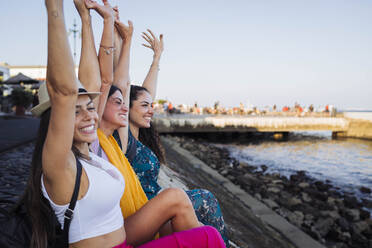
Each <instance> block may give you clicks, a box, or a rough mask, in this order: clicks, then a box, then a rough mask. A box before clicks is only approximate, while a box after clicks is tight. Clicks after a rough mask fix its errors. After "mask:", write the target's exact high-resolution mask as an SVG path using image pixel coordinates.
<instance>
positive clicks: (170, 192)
mask: <svg viewBox="0 0 372 248" xmlns="http://www.w3.org/2000/svg"><path fill="white" fill-rule="evenodd" d="M161 194H163V196H164V197H166V198H167V199H169V200H170V201H171V202H172V204H173V205H174V206H175V207H192V204H191V201H190V199H189V197H188V196H187V194H186V193H185V191H183V190H182V189H178V188H168V189H165V190H163V191H162V192H161Z"/></svg>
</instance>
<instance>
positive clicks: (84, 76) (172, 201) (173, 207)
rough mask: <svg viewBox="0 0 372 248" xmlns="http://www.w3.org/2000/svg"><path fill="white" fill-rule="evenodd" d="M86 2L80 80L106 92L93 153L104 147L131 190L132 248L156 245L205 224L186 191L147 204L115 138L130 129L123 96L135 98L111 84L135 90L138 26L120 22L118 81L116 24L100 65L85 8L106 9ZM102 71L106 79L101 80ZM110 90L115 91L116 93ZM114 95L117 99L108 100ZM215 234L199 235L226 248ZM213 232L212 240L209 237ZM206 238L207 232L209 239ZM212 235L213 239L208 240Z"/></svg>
mask: <svg viewBox="0 0 372 248" xmlns="http://www.w3.org/2000/svg"><path fill="white" fill-rule="evenodd" d="M82 3H84V2H83V0H75V5H76V7H77V9H78V11H79V13H80V15H81V17H82V21H83V25H82V29H83V30H82V34H83V35H82V55H81V60H80V65H79V78H80V80H81V81H82V83H83V84H84V85H85V87H87V89H89V90H91V89H96V90H97V89H100V91H101V93H102V94H101V96H100V98H99V102H98V103H97V104H98V115H99V120H100V123H99V126H100V128H99V129H98V130H97V134H98V137H99V145H98V146H97V141H96V142H93V144H91V148H93V150H94V148H95V147H96V148H99V149H98V150H96V152H97V153H98V154H101V156H103V157H105V156H106V159H107V160H108V161H110V162H111V163H112V164H113V165H114V166H115V167H117V168H118V169H119V171H120V172H121V173H122V175H123V176H124V179H125V184H126V185H125V191H124V194H123V196H122V198H121V201H120V207H121V209H122V213H123V216H124V219H125V222H124V225H125V229H126V234H127V236H126V237H127V242H128V243H129V244H131V245H140V244H143V243H145V242H147V241H149V240H152V239H153V237H154V235H155V234H156V233H157V232H160V233H164V234H169V233H174V232H180V231H184V230H189V229H193V228H195V227H199V226H200V223H199V222H198V221H197V218H196V216H195V213H194V211H193V208H192V205H191V202H190V200H189V199H188V197H187V195H186V194H185V193H184V192H183V191H182V190H179V189H167V190H164V191H163V192H162V193H161V194H159V195H158V196H157V197H156V198H154V199H152V200H151V201H148V200H147V197H146V195H145V193H144V192H143V190H142V187H141V184H140V182H139V180H138V178H137V176H136V174H135V172H134V171H133V169H132V167H131V166H130V164H129V162H128V160H127V159H126V158H125V156H124V155H123V153H122V151H121V149H120V148H119V146H118V144H117V143H116V141H115V139H114V138H113V137H112V133H113V131H114V130H115V129H117V128H119V127H121V126H125V125H127V114H128V107H127V105H126V104H125V102H124V98H123V95H125V96H126V97H127V98H129V96H128V95H127V94H126V90H127V89H126V88H125V87H122V89H121V90H119V89H118V88H115V87H111V83H112V81H115V82H116V83H119V84H121V85H126V87H128V86H129V84H128V83H127V82H128V78H127V69H126V68H127V66H126V65H127V64H129V63H128V62H129V61H128V60H129V47H130V40H131V36H132V33H133V27H132V25H131V22H129V26H126V25H124V24H123V23H121V22H120V21H119V20H118V19H116V20H115V27H116V31H117V33H116V35H117V38H121V39H122V41H123V44H122V48H121V51H120V56H119V58H117V63H118V66H117V68H120V69H117V70H115V76H114V77H113V76H112V74H113V54H114V49H113V37H114V25H110V22H109V21H106V20H105V21H104V30H103V33H104V34H105V35H103V36H102V37H105V39H102V40H101V45H100V50H99V54H98V61H97V56H96V54H95V49H94V42H93V34H92V29H91V24H90V21H88V22H85V21H84V20H85V19H86V18H85V16H83V15H85V14H84V13H86V11H85V10H84V7H87V8H92V9H95V10H97V11H100V8H101V6H100V5H98V4H97V3H96V2H94V1H91V0H85V5H84V4H82ZM104 3H105V5H107V1H104ZM88 13H89V12H88ZM88 19H89V18H88ZM119 36H120V37H119ZM99 69H100V75H99V76H97V71H98V72H99ZM92 75H94V76H92ZM124 82H125V83H124ZM110 89H112V90H111V91H110ZM110 92H111V95H110V97H109V98H108V95H109V93H110ZM122 93H123V94H122ZM128 93H129V92H128ZM107 99H108V102H107V109H112V110H114V111H111V112H110V111H105V112H104V111H103V110H104V109H105V106H106V100H107ZM107 120H109V121H107ZM124 128H125V127H124ZM169 224H170V225H169ZM165 227H167V228H165ZM165 229H167V230H165ZM210 229H211V228H205V230H204V231H203V230H202V229H195V230H196V233H199V234H201V235H199V236H201V237H205V238H204V239H205V240H204V241H206V242H209V241H208V239H210V240H215V241H217V243H220V237H219V234H218V232H217V231H215V230H212V231H211V230H210ZM193 230H194V229H193ZM208 230H209V231H208ZM207 232H208V235H205V234H206V233H207ZM203 233H205V234H204V236H203ZM181 234H182V232H181ZM207 236H208V237H209V236H211V237H209V238H206V237H207ZM178 237H179V236H178ZM212 237H213V238H212ZM160 241H161V240H160Z"/></svg>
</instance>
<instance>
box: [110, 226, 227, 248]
mask: <svg viewBox="0 0 372 248" xmlns="http://www.w3.org/2000/svg"><path fill="white" fill-rule="evenodd" d="M154 247H167V248H168V247H170V248H226V246H225V243H224V242H223V239H222V238H221V235H220V233H219V232H218V231H217V230H216V229H215V228H214V227H211V226H202V227H197V228H193V229H190V230H186V231H182V232H177V233H173V234H171V235H168V236H165V237H162V238H159V239H156V240H153V241H150V242H148V243H146V244H144V245H141V246H138V248H154ZM113 248H133V246H131V245H127V243H126V241H124V243H122V244H120V245H117V246H115V247H113Z"/></svg>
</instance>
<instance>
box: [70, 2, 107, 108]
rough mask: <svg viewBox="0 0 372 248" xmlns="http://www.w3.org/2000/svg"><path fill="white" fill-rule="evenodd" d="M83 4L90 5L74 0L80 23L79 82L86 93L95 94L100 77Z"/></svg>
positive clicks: (98, 87)
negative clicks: (91, 92)
mask: <svg viewBox="0 0 372 248" xmlns="http://www.w3.org/2000/svg"><path fill="white" fill-rule="evenodd" d="M85 2H86V3H87V4H91V3H90V2H89V1H86V0H74V4H75V7H76V9H77V10H78V12H79V15H80V17H81V23H82V29H81V30H82V35H81V38H82V39H81V55H80V64H79V80H80V82H81V83H82V84H83V85H84V87H85V89H86V90H87V91H93V92H97V91H99V90H100V88H101V75H100V71H99V64H98V58H97V52H96V48H95V45H94V37H93V30H92V21H91V16H90V13H89V9H88V8H87V5H86V4H85ZM97 101H98V99H97ZM96 106H98V102H96Z"/></svg>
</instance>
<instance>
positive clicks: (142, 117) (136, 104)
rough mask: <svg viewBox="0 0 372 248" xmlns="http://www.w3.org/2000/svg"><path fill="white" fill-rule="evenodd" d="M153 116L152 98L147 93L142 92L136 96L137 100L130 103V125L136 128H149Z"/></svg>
mask: <svg viewBox="0 0 372 248" xmlns="http://www.w3.org/2000/svg"><path fill="white" fill-rule="evenodd" d="M153 115H154V109H153V108H152V97H151V95H150V94H149V93H148V92H146V91H142V92H141V93H140V94H139V95H138V98H137V100H135V101H133V102H132V107H131V108H130V119H129V121H130V124H131V125H133V126H135V127H137V128H149V127H150V122H151V118H152V116H153Z"/></svg>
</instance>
